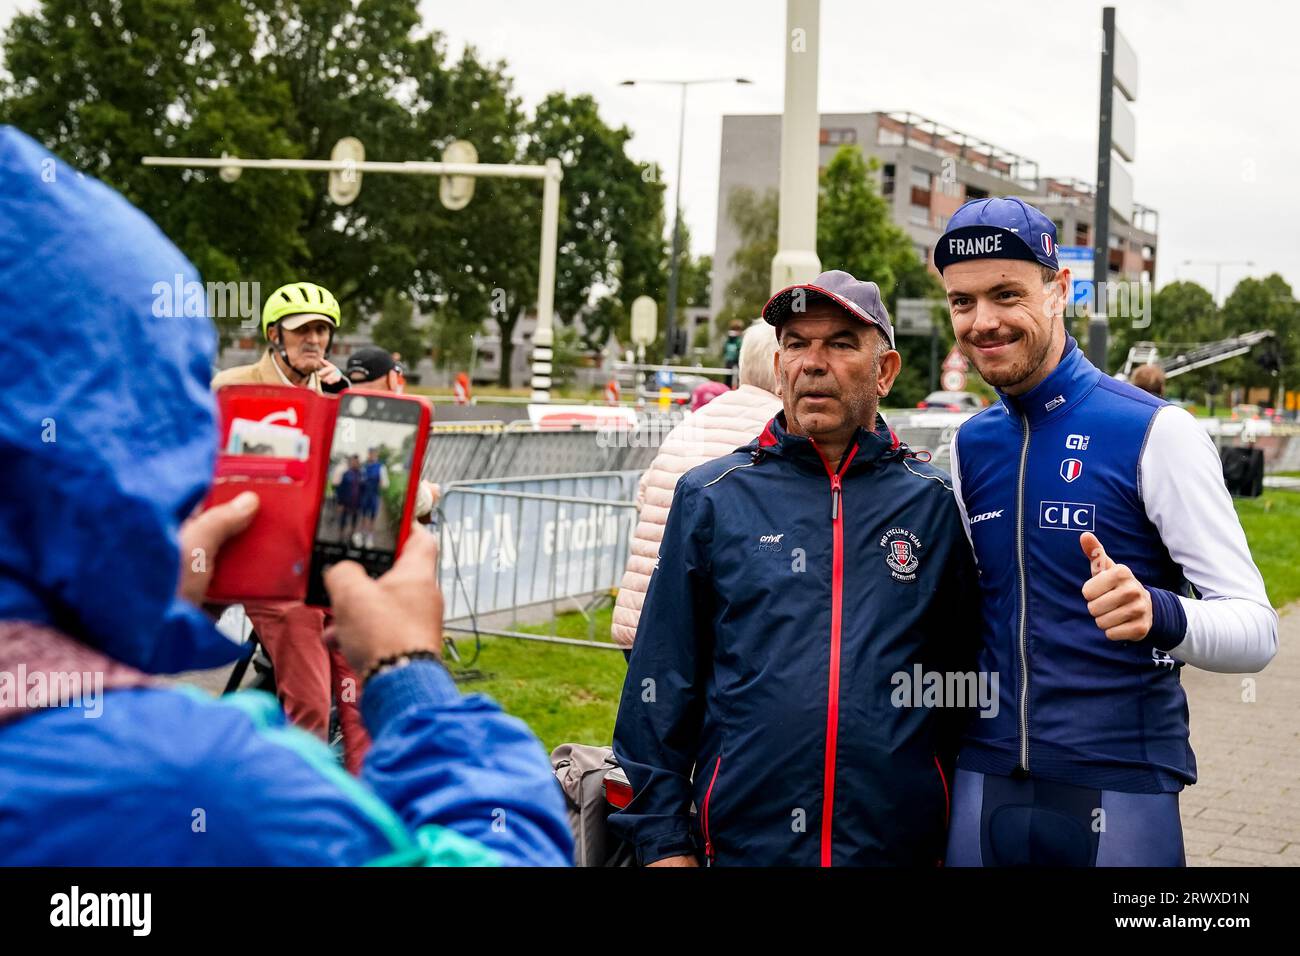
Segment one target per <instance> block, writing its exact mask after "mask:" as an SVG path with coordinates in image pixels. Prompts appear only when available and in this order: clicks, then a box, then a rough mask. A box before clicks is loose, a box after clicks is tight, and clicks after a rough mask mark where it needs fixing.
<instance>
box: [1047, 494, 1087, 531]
mask: <svg viewBox="0 0 1300 956" xmlns="http://www.w3.org/2000/svg"><path fill="white" fill-rule="evenodd" d="M1096 511H1097V506H1096V505H1090V504H1080V503H1079V502H1077V501H1044V502H1043V503H1042V504H1040V505H1039V506H1038V527H1040V528H1047V529H1050V530H1053V531H1096V530H1097V529H1096V528H1095V527H1093V518H1094V517H1095V515H1096Z"/></svg>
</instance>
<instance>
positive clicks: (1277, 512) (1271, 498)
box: [1236, 491, 1300, 607]
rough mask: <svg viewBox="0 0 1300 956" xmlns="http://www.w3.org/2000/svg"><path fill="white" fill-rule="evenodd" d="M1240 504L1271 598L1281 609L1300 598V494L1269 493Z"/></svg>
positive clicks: (1238, 503) (1247, 535)
mask: <svg viewBox="0 0 1300 956" xmlns="http://www.w3.org/2000/svg"><path fill="white" fill-rule="evenodd" d="M1236 505H1237V515H1238V516H1239V517H1240V518H1241V526H1242V528H1244V529H1245V531H1246V540H1247V541H1248V542H1249V543H1250V553H1251V554H1252V555H1253V556H1254V558H1255V564H1256V565H1258V566H1259V571H1260V573H1261V574H1262V575H1264V587H1265V588H1266V589H1267V590H1268V599H1269V600H1270V601H1272V602H1273V606H1274V607H1281V606H1282V605H1284V604H1290V603H1291V602H1292V601H1294V600H1296V599H1297V598H1300V493H1297V492H1294V491H1266V492H1264V494H1262V495H1261V496H1260V497H1258V498H1238V499H1236Z"/></svg>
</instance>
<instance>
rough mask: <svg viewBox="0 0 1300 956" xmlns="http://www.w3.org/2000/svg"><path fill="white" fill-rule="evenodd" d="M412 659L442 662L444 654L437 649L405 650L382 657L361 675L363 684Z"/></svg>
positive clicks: (363, 685)
mask: <svg viewBox="0 0 1300 956" xmlns="http://www.w3.org/2000/svg"><path fill="white" fill-rule="evenodd" d="M412 661H433V662H434V663H435V664H439V665H441V664H442V655H441V654H439V653H438V652H437V651H403V652H402V653H400V654H394V655H392V656H391V657H382V658H380V659H379V660H377V661H375V662H374V663H373V664H371V665H370V668H369V669H368V670H367V671H366V672H365V674H364V675H362V677H361V686H362V687H365V686H366V685H367V684H369V683H370V681H371V680H372V679H373V678H375V677H378V676H379V675H380V674H382V673H383V672H384V671H388V670H392V669H393V668H395V667H403V666H405V665H406V664H409V663H411V662H412Z"/></svg>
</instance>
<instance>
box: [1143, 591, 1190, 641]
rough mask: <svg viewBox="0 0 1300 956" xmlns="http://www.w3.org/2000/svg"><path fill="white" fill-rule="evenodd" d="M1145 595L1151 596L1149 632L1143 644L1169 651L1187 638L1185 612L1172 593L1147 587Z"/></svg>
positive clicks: (1176, 596)
mask: <svg viewBox="0 0 1300 956" xmlns="http://www.w3.org/2000/svg"><path fill="white" fill-rule="evenodd" d="M1147 593H1149V594H1150V595H1151V631H1150V633H1148V634H1147V636H1146V637H1145V638H1143V642H1144V643H1147V644H1149V645H1150V646H1152V647H1156V648H1159V649H1160V650H1162V651H1171V650H1173V649H1174V648H1175V647H1177V646H1178V645H1179V644H1181V643H1182V642H1183V638H1184V637H1186V636H1187V612H1186V611H1185V610H1184V609H1183V603H1182V602H1181V601H1180V600H1178V595H1177V594H1175V593H1174V592H1173V591H1165V590H1163V589H1161V588H1152V587H1148V588H1147Z"/></svg>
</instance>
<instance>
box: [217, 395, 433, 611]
mask: <svg viewBox="0 0 1300 956" xmlns="http://www.w3.org/2000/svg"><path fill="white" fill-rule="evenodd" d="M217 405H218V409H219V411H220V414H221V421H222V428H221V432H220V434H221V448H220V451H219V454H218V460H217V474H216V480H215V483H214V484H213V487H212V491H211V492H210V494H209V496H208V500H207V502H206V503H205V507H207V506H211V505H213V504H218V503H220V502H222V501H227V500H230V499H232V498H234V497H235V496H236V495H238V494H239V493H240V492H241V491H245V490H251V491H255V492H257V494H258V496H259V498H260V499H261V507H260V508H259V509H258V513H257V515H256V517H255V518H254V519H253V522H252V524H251V526H250V527H249V528H248V530H247V531H246V532H244V533H243V534H242V535H240V536H239V537H238V538H236V539H234V540H233V541H231V542H230V543H229V544H228V545H227V546H226V547H225V548H224V549H223V550H222V555H221V561H220V563H219V564H218V565H217V570H216V573H215V575H214V577H213V581H212V585H211V587H210V588H209V591H208V600H210V601H213V602H224V603H234V602H238V601H244V600H301V601H305V602H306V603H307V604H311V605H315V606H319V607H327V606H328V605H329V594H328V593H327V592H326V590H325V588H324V584H323V581H322V575H323V573H324V571H325V569H326V568H328V567H329V566H330V565H332V564H335V563H337V562H339V561H343V560H351V561H356V562H357V563H359V564H360V565H361V566H362V567H364V568H365V570H366V572H367V573H368V574H369V575H370V576H371V577H378V576H379V575H381V574H383V573H384V572H385V571H387V570H388V569H389V568H390V567H392V565H393V562H394V561H395V560H396V558H397V555H398V554H399V553H400V552H401V549H402V545H403V544H404V543H405V541H406V537H407V535H408V534H409V533H410V524H411V518H412V515H413V514H414V510H415V500H416V494H417V491H418V488H419V469H420V467H421V464H422V463H423V461H424V449H425V445H426V444H427V441H428V435H429V423H430V420H431V417H432V409H431V406H430V405H429V403H428V401H427V400H425V399H423V398H421V397H420V396H415V395H395V394H392V393H390V392H368V391H363V390H360V389H350V390H348V391H347V392H345V393H344V394H343V395H341V396H340V397H339V398H337V399H335V398H329V397H323V396H320V395H317V394H315V393H314V392H310V391H308V390H306V389H300V388H292V387H288V386H279V385H231V386H227V387H226V388H223V389H221V390H219V391H218V392H217Z"/></svg>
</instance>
